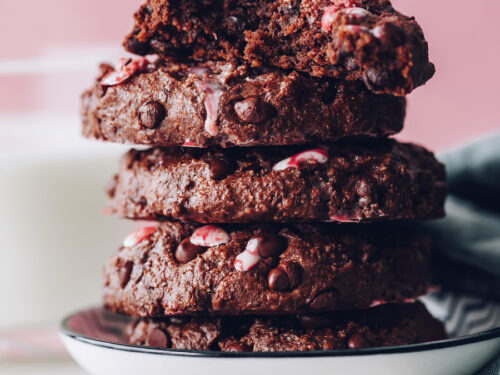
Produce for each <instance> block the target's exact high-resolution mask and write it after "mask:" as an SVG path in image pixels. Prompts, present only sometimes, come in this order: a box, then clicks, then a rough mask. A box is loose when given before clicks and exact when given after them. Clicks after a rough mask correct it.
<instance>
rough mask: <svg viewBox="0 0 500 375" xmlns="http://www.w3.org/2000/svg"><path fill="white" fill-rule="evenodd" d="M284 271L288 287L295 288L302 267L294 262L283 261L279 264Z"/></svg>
mask: <svg viewBox="0 0 500 375" xmlns="http://www.w3.org/2000/svg"><path fill="white" fill-rule="evenodd" d="M279 268H281V269H282V270H283V271H285V272H286V274H287V276H288V280H289V281H290V288H291V289H295V288H296V287H297V285H299V284H300V281H301V280H302V267H301V266H300V265H298V264H297V263H295V262H284V263H281V264H280V265H279Z"/></svg>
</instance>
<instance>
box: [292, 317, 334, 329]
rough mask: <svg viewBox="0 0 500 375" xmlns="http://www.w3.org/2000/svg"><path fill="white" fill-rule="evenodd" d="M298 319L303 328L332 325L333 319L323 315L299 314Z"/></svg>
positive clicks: (320, 327) (319, 327)
mask: <svg viewBox="0 0 500 375" xmlns="http://www.w3.org/2000/svg"><path fill="white" fill-rule="evenodd" d="M298 319H299V322H300V324H301V325H302V327H303V328H305V329H323V328H329V327H333V325H334V320H333V319H331V318H329V317H327V316H324V315H300V316H299V317H298Z"/></svg>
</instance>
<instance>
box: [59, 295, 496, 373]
mask: <svg viewBox="0 0 500 375" xmlns="http://www.w3.org/2000/svg"><path fill="white" fill-rule="evenodd" d="M424 302H425V303H426V304H427V305H428V307H429V309H430V311H431V313H433V314H434V315H436V316H437V317H440V318H442V319H443V320H445V325H446V328H447V331H448V333H449V334H450V336H452V337H453V338H451V339H448V340H443V341H437V342H431V343H425V344H417V345H406V346H395V347H385V348H370V349H359V350H333V351H324V352H294V353H289V352H288V353H221V352H201V351H180V350H172V349H154V348H148V347H139V346H132V345H127V344H125V342H124V339H123V328H124V325H125V324H127V322H128V321H129V320H130V318H127V317H124V316H120V315H115V314H111V313H109V312H106V311H105V310H102V309H100V308H96V309H91V310H86V311H82V312H80V313H77V314H73V315H71V316H69V317H68V318H66V319H65V320H64V322H63V323H62V331H61V337H62V340H63V342H64V344H65V345H66V347H67V349H68V351H69V352H70V354H71V355H72V356H73V358H74V359H75V360H76V361H77V362H78V363H79V364H80V365H81V366H82V367H83V368H84V369H85V370H87V371H88V372H89V373H90V374H93V375H114V374H116V375H138V374H148V375H149V374H151V375H156V374H181V375H191V374H193V375H194V374H196V375H199V374H203V375H212V374H213V375H224V374H231V375H234V374H237V375H250V374H251V375H255V374H259V375H260V374H273V375H274V374H279V373H283V374H286V375H294V374H297V375H304V374H315V375H316V374H317V375H321V374H336V375H337V374H342V375H349V374H384V375H387V374H398V375H399V374H404V375H412V374H415V375H434V374H435V375H447V374H450V375H460V374H464V375H470V374H474V373H475V372H476V371H478V370H479V369H481V368H482V367H483V366H485V365H486V364H487V363H488V362H489V361H490V360H492V359H493V358H494V357H495V356H497V355H498V354H500V324H499V320H500V305H498V304H495V303H493V302H487V301H480V300H478V299H477V298H463V297H460V298H458V297H456V296H450V295H443V294H436V295H434V296H433V297H426V298H425V300H424ZM481 330H482V332H478V331H481ZM454 336H456V337H454Z"/></svg>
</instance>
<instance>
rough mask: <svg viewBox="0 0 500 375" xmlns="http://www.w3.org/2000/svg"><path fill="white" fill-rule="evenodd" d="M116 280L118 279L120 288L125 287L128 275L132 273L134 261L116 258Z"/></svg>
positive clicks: (128, 278)
mask: <svg viewBox="0 0 500 375" xmlns="http://www.w3.org/2000/svg"><path fill="white" fill-rule="evenodd" d="M117 266H118V271H117V272H118V280H119V281H120V288H122V289H123V288H125V286H126V285H127V283H128V282H129V280H130V275H131V274H132V268H133V267H134V263H133V262H132V261H131V260H123V259H121V258H120V259H119V260H118V264H117Z"/></svg>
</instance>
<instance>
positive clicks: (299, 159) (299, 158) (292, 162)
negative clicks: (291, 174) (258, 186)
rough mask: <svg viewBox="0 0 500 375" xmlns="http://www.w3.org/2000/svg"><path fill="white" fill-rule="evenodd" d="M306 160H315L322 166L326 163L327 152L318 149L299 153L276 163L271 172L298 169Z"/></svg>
mask: <svg viewBox="0 0 500 375" xmlns="http://www.w3.org/2000/svg"><path fill="white" fill-rule="evenodd" d="M306 160H315V161H317V162H318V163H320V164H324V163H326V162H327V161H328V152H327V151H326V150H324V149H320V148H318V149H314V150H307V151H304V152H301V153H299V154H297V155H294V156H292V157H289V158H287V159H285V160H282V161H280V162H279V163H277V164H276V165H275V166H274V167H273V171H282V170H285V169H287V168H300V166H301V164H302V163H303V162H305V161H306Z"/></svg>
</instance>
